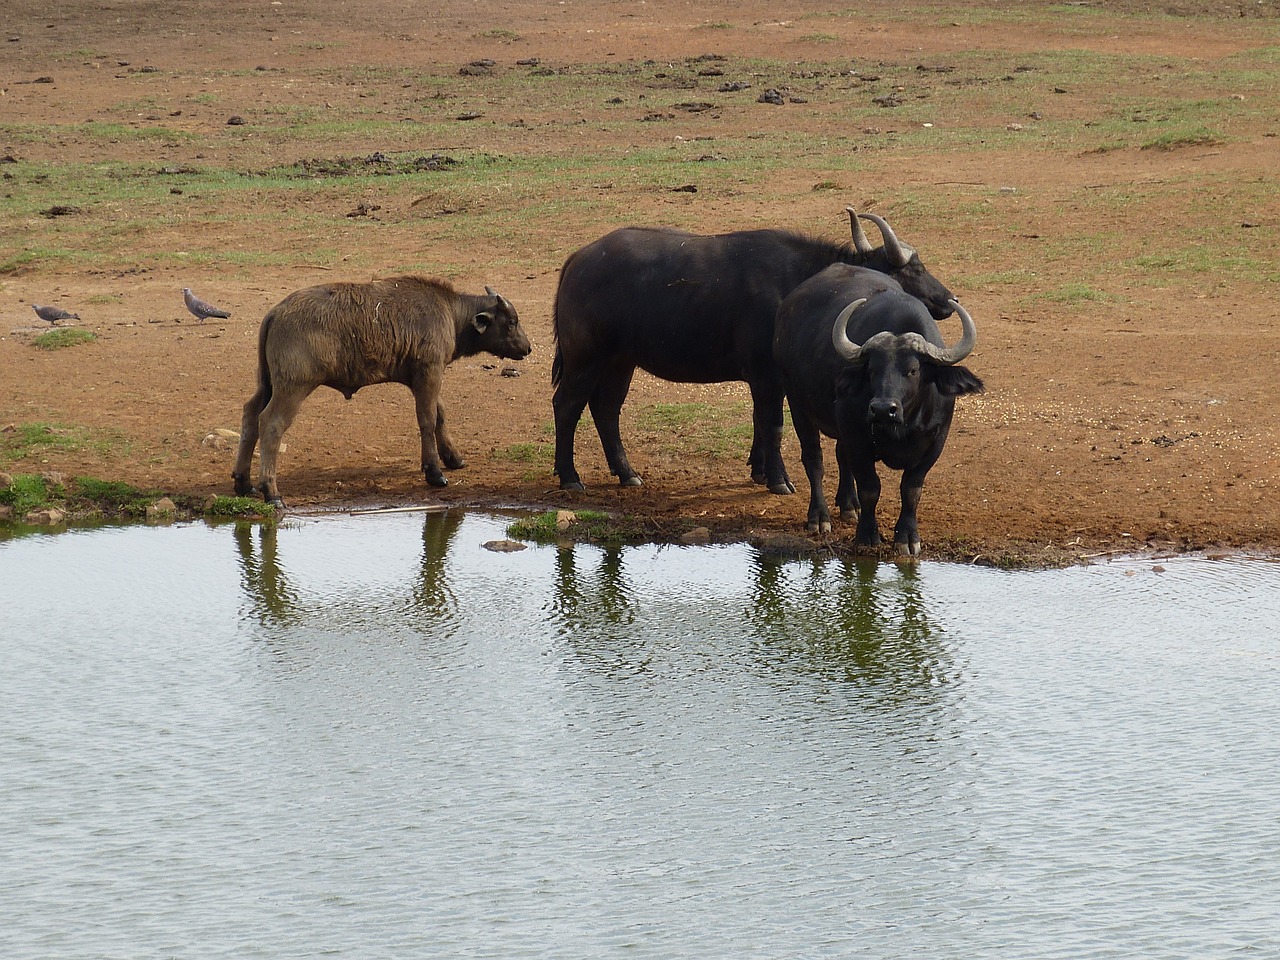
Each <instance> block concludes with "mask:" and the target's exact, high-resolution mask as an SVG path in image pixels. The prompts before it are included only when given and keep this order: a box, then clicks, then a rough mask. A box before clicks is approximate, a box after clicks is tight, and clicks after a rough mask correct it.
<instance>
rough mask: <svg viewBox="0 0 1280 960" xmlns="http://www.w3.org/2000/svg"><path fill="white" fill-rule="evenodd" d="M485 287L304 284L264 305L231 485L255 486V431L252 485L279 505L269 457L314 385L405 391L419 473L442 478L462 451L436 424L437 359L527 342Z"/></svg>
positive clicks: (346, 391)
mask: <svg viewBox="0 0 1280 960" xmlns="http://www.w3.org/2000/svg"><path fill="white" fill-rule="evenodd" d="M485 291H486V292H485V294H484V295H483V296H476V295H472V294H467V293H459V292H458V291H456V290H454V289H453V287H452V286H450V285H449V284H448V283H447V282H445V281H443V280H433V279H428V278H426V277H415V276H404V277H391V278H389V279H386V280H375V281H373V282H371V283H328V284H323V285H321V286H318V287H308V288H306V289H305V290H298V291H296V292H294V293H291V294H289V296H287V297H285V298H284V299H283V300H281V301H280V302H279V303H278V304H276V305H275V306H274V307H272V308H271V310H270V311H269V312H268V313H267V315H266V317H264V318H263V320H262V328H261V330H260V331H259V332H258V389H257V391H256V392H255V393H254V395H253V396H252V397H250V398H249V402H248V403H246V404H245V405H244V420H243V422H242V425H241V428H240V449H239V451H238V453H237V455H236V465H235V471H234V472H233V473H232V474H231V476H232V479H233V480H234V481H235V490H236V493H237V494H239V495H241V496H245V495H248V494H250V493H252V491H253V487H252V485H251V484H250V482H249V469H250V463H251V461H252V458H253V448H254V446H255V444H257V443H258V440H259V438H261V442H262V449H261V463H260V464H259V472H258V486H257V489H258V490H259V491H260V492H261V493H262V496H263V498H264V499H265V500H268V501H270V502H272V503H275V504H276V505H277V506H280V507H283V506H284V501H283V500H282V499H281V498H280V491H279V490H278V489H277V487H276V457H277V455H278V453H279V451H280V441H281V438H283V436H284V433H285V431H286V430H288V429H289V425H290V424H291V423H292V422H293V418H294V417H295V416H296V415H297V413H298V408H299V407H301V406H302V401H303V400H305V399H306V398H307V397H308V396H309V395H310V394H311V392H312V391H313V390H315V389H316V387H321V386H324V387H333V389H335V390H337V391H338V392H339V393H341V394H342V395H343V396H345V397H346V398H347V399H348V400H350V399H351V397H352V396H353V395H354V394H355V392H356V391H357V390H359V389H360V388H361V387H367V386H369V385H370V384H374V383H403V384H405V385H406V386H407V387H408V388H409V389H410V390H412V391H413V396H414V400H415V401H416V403H417V412H418V429H419V430H420V432H421V434H422V472H423V475H424V476H425V477H426V480H427V483H429V484H431V485H432V486H435V487H443V486H446V485H447V484H448V482H449V481H448V480H446V479H445V477H444V473H443V472H442V470H441V466H442V461H443V466H446V467H448V468H450V469H457V468H458V467H461V466H463V460H462V457H461V456H460V455H459V454H458V450H457V448H456V447H455V446H454V445H453V442H452V441H451V440H450V439H449V434H448V433H447V431H446V430H445V425H444V408H443V407H442V406H441V404H440V385H441V381H442V380H443V379H444V368H445V366H447V365H448V364H449V363H450V362H452V361H453V360H456V359H457V358H458V357H466V356H471V355H472V354H476V353H480V352H482V351H484V352H488V353H492V354H494V355H495V356H498V357H503V358H506V359H510V360H521V359H523V358H524V357H526V356H528V355H529V351H530V349H532V348H531V347H530V346H529V340H528V338H527V337H526V336H525V334H524V331H523V330H522V329H521V327H520V319H519V317H517V316H516V311H515V307H513V306H512V305H511V303H510V301H508V300H507V299H506V298H505V297H503V296H501V295H500V294H498V293H495V292H494V290H493V288H491V287H485Z"/></svg>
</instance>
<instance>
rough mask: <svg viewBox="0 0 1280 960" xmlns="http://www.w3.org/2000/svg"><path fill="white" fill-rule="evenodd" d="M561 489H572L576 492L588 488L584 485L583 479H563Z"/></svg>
mask: <svg viewBox="0 0 1280 960" xmlns="http://www.w3.org/2000/svg"><path fill="white" fill-rule="evenodd" d="M560 489H561V490H571V491H573V492H574V493H582V492H583V491H584V490H586V489H587V488H586V487H584V486H583V485H582V481H581V480H562V481H561V482H560Z"/></svg>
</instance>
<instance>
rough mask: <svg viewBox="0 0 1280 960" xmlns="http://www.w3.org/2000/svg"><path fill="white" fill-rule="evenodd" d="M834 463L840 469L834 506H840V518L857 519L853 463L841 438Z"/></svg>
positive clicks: (837, 442)
mask: <svg viewBox="0 0 1280 960" xmlns="http://www.w3.org/2000/svg"><path fill="white" fill-rule="evenodd" d="M792 416H794V414H792ZM836 464H837V466H838V467H839V469H840V485H839V486H838V487H836V506H837V507H839V508H840V519H841V520H845V521H849V520H857V519H858V495H857V491H856V490H855V489H854V484H853V465H852V464H851V463H850V462H849V445H848V444H847V443H845V442H844V441H843V440H837V441H836Z"/></svg>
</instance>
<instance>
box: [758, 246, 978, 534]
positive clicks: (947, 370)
mask: <svg viewBox="0 0 1280 960" xmlns="http://www.w3.org/2000/svg"><path fill="white" fill-rule="evenodd" d="M951 306H952V308H953V309H954V311H955V312H956V313H957V314H959V316H960V322H961V326H962V329H963V333H962V335H961V337H960V339H959V340H958V341H957V342H956V343H955V344H953V345H952V346H950V347H948V346H946V345H945V342H944V340H943V338H942V333H941V331H940V330H939V329H938V324H937V322H936V321H935V320H934V319H933V317H932V316H930V312H929V310H928V309H927V308H926V307H925V305H924V304H923V303H921V302H920V301H919V300H918V299H916V298H915V297H913V296H911V295H909V294H907V293H905V292H903V290H902V289H901V287H900V286H899V285H898V284H896V283H894V282H893V281H892V280H890V279H889V278H887V277H884V276H882V275H880V274H877V273H875V272H873V271H870V270H863V269H860V268H857V267H848V266H844V265H837V266H832V267H829V268H828V269H826V270H824V271H822V272H821V273H819V274H818V275H817V276H815V277H813V278H811V279H810V280H808V281H806V282H805V283H803V284H801V285H800V286H799V287H798V288H797V289H796V290H795V291H794V292H793V293H792V294H791V295H790V296H789V297H787V299H786V300H784V301H783V303H782V305H781V307H779V309H778V317H777V323H776V329H775V333H774V356H775V357H776V359H777V362H778V367H779V369H780V370H781V372H782V376H783V380H784V382H785V385H786V391H787V400H788V402H789V403H790V406H791V419H792V422H793V423H794V424H795V428H796V434H797V436H799V438H800V449H801V458H802V460H803V462H804V468H805V473H806V474H807V475H808V478H809V491H810V493H809V518H808V528H809V530H810V531H819V530H821V531H824V532H825V531H829V530H830V529H831V515H830V513H829V512H828V510H827V502H826V498H825V497H824V496H823V493H822V473H823V471H822V437H821V436H820V433H825V434H826V435H827V436H829V437H834V438H835V440H836V460H837V462H838V464H839V468H840V485H839V488H838V490H837V493H836V503H837V505H838V506H839V507H840V515H841V517H842V518H844V519H852V517H853V515H854V510H855V502H854V501H855V493H856V499H857V508H858V509H859V510H860V516H859V518H858V529H857V533H856V535H855V543H857V544H860V545H865V546H875V545H877V544H879V543H880V531H879V528H878V526H877V524H876V504H877V503H878V502H879V499H880V478H879V476H878V475H877V474H876V462H877V461H880V462H883V463H884V464H885V466H887V467H890V468H892V469H894V470H901V471H902V511H901V513H900V515H899V517H898V523H897V525H896V527H895V528H894V534H893V539H894V543H896V544H897V547H898V551H899V552H900V553H905V554H911V555H913V556H914V555H917V554H919V552H920V531H919V529H918V527H917V524H916V510H917V507H918V506H919V503H920V494H921V492H922V491H923V489H924V478H925V475H926V474H927V473H928V472H929V470H930V469H931V468H932V467H933V465H934V464H935V463H937V462H938V457H939V456H941V454H942V448H943V446H944V445H945V444H946V442H947V433H948V431H949V430H950V429H951V418H952V414H953V412H954V410H955V402H956V397H958V396H960V395H962V394H966V393H980V392H981V391H982V389H983V386H982V381H981V380H979V379H978V378H977V377H976V376H974V375H973V373H972V372H970V371H969V370H968V369H967V368H966V367H962V366H960V365H959V363H960V361H961V360H963V359H964V358H965V357H967V356H968V355H969V354H970V353H971V352H972V351H973V347H974V343H975V340H976V336H977V331H976V329H975V327H974V323H973V320H972V318H971V317H970V316H969V314H968V313H967V312H966V311H965V309H964V308H963V307H961V306H960V304H959V303H957V302H956V301H954V300H953V301H951Z"/></svg>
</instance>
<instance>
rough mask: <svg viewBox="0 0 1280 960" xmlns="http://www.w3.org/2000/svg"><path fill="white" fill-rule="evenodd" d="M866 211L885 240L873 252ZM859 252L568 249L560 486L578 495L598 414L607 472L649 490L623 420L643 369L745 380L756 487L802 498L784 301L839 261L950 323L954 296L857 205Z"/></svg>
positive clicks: (656, 243) (664, 240)
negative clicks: (577, 454)
mask: <svg viewBox="0 0 1280 960" xmlns="http://www.w3.org/2000/svg"><path fill="white" fill-rule="evenodd" d="M859 216H861V217H863V218H865V219H869V220H871V221H872V222H873V223H875V224H876V225H877V226H878V227H879V228H880V231H881V233H882V234H883V236H884V246H882V247H872V246H871V244H870V242H868V240H867V238H866V235H865V234H864V233H863V231H862V227H861V225H860V224H859V222H858V218H859ZM849 220H850V223H851V224H852V230H853V242H852V243H833V242H830V241H826V240H817V239H813V238H811V237H805V236H801V235H800V234H796V233H791V232H788V231H783V230H744V231H740V232H737V233H725V234H719V235H716V236H702V235H698V234H692V233H686V232H684V231H681V230H671V229H664V228H655V227H624V228H622V229H620V230H615V231H614V232H612V233H610V234H608V235H606V236H604V237H601V238H600V239H599V240H597V241H595V242H594V243H590V244H588V245H587V246H585V247H583V248H582V249H580V250H578V251H576V252H575V253H573V254H571V255H570V256H569V258H568V259H567V260H566V261H565V264H564V267H563V268H562V269H561V271H560V284H559V287H558V288H557V290H556V301H555V319H554V330H555V337H556V353H555V360H554V362H553V364H552V368H551V379H552V383H553V384H554V385H555V394H554V397H553V406H554V409H555V425H556V454H555V472H556V474H557V475H558V476H559V477H560V486H561V488H562V489H566V490H581V489H582V480H581V478H580V477H579V475H578V470H577V468H576V467H575V466H574V457H573V453H574V450H573V447H574V435H575V433H576V431H577V428H578V421H579V420H580V419H581V417H582V411H583V409H584V408H586V407H587V406H590V408H591V416H592V419H593V420H594V421H595V425H596V430H597V432H598V433H599V434H600V442H601V444H602V445H603V447H604V454H605V458H606V459H607V460H608V463H609V469H610V470H612V471H613V473H614V474H615V475H616V476H617V477H618V480H619V482H620V483H621V484H622V485H623V486H639V485H640V477H639V476H638V475H637V474H636V472H635V470H634V469H632V466H631V463H630V462H629V461H628V459H627V453H626V450H625V449H624V447H623V445H622V436H621V433H620V431H619V427H618V417H619V413H620V411H621V409H622V403H623V401H624V400H625V399H626V397H627V391H628V390H629V389H630V387H631V378H632V375H633V374H634V373H635V370H636V368H637V367H639V368H641V369H643V370H647V371H648V372H649V373H651V374H653V375H654V376H656V377H659V378H661V379H663V380H673V381H676V382H680V383H717V382H721V381H726V380H742V381H745V382H746V383H747V385H748V386H749V387H750V390H751V399H752V403H753V413H752V420H753V424H754V428H755V429H754V436H753V438H752V442H751V456H750V458H749V461H748V462H749V463H750V466H751V475H752V478H753V479H754V480H755V481H756V482H757V483H767V484H768V486H769V489H770V490H772V491H773V492H774V493H791V492H793V491H794V490H795V487H794V486H792V484H791V481H790V480H789V479H788V478H787V473H786V468H785V467H784V465H783V462H782V455H781V452H780V450H779V444H780V441H781V434H782V399H783V391H782V383H781V379H780V377H779V374H778V369H777V365H776V364H775V363H774V359H773V321H774V317H775V315H776V314H777V311H778V305H779V304H780V303H781V302H782V300H783V298H784V297H786V296H787V294H789V293H790V292H791V291H792V290H794V289H795V288H796V287H797V286H799V285H800V284H801V283H803V282H804V281H805V280H807V279H808V278H809V277H812V276H813V275H814V274H816V273H818V272H819V271H821V270H823V269H824V268H826V267H828V266H830V265H831V264H833V263H853V264H861V265H864V266H866V267H869V268H871V269H874V270H876V271H878V272H881V273H884V274H886V275H888V276H891V277H893V278H895V279H896V280H897V281H898V282H899V283H900V284H901V285H902V287H903V289H905V290H907V291H909V292H911V293H913V294H915V295H916V296H918V297H920V299H921V300H923V301H924V302H925V303H926V304H928V306H929V310H930V311H932V312H933V313H934V314H935V315H936V316H937V317H938V318H939V319H941V318H943V317H946V316H949V315H950V313H951V307H950V306H949V302H950V300H951V292H950V291H949V290H947V288H946V287H945V286H943V285H942V284H941V283H940V282H939V281H938V280H937V279H936V278H935V277H934V276H933V275H932V274H930V273H929V271H928V270H926V269H925V267H924V264H922V263H921V262H920V258H919V256H917V255H916V253H915V251H914V250H912V249H911V248H910V247H909V246H907V245H906V244H905V243H903V242H902V241H900V240H899V239H898V238H897V237H896V236H895V235H894V233H893V230H892V229H891V228H890V227H889V225H888V224H887V223H885V222H884V220H882V219H881V218H879V217H877V216H875V215H873V214H855V213H854V211H853V210H852V209H850V210H849Z"/></svg>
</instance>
